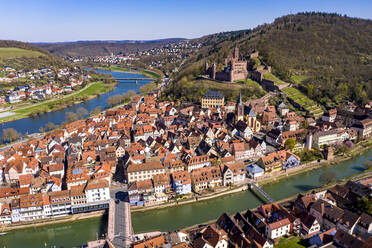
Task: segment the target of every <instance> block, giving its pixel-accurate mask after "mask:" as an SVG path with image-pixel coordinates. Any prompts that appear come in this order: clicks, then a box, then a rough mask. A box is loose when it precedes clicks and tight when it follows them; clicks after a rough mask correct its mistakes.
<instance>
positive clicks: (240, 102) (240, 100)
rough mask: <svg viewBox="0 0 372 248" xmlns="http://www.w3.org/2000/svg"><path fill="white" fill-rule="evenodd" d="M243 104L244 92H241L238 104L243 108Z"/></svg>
mask: <svg viewBox="0 0 372 248" xmlns="http://www.w3.org/2000/svg"><path fill="white" fill-rule="evenodd" d="M242 104H243V101H242V92H241V91H239V102H238V105H239V106H241V105H242Z"/></svg>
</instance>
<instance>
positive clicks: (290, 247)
mask: <svg viewBox="0 0 372 248" xmlns="http://www.w3.org/2000/svg"><path fill="white" fill-rule="evenodd" d="M274 247H275V248H303V247H307V244H306V242H305V241H304V240H302V239H301V238H300V237H290V238H281V239H279V243H278V244H277V245H275V246H274Z"/></svg>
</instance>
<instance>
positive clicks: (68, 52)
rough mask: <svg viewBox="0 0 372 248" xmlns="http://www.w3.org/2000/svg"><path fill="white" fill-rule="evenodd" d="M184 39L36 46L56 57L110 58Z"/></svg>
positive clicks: (61, 43) (44, 44) (66, 43)
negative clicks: (109, 56)
mask: <svg viewBox="0 0 372 248" xmlns="http://www.w3.org/2000/svg"><path fill="white" fill-rule="evenodd" d="M183 40H185V39H182V38H169V39H160V40H148V41H130V40H124V41H77V42H60V43H39V44H35V45H37V46H40V47H42V48H45V49H47V50H48V51H49V52H51V53H52V54H54V55H57V56H60V57H66V56H105V55H106V56H108V55H111V53H113V54H119V53H122V54H127V53H133V52H137V51H145V50H149V49H152V48H156V47H162V46H163V45H165V44H171V43H176V42H180V41H183Z"/></svg>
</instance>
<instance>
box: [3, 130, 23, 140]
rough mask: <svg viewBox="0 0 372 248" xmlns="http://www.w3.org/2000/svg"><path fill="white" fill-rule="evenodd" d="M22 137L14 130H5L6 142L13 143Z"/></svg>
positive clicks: (4, 137) (4, 138)
mask: <svg viewBox="0 0 372 248" xmlns="http://www.w3.org/2000/svg"><path fill="white" fill-rule="evenodd" d="M20 137H21V135H20V134H19V133H18V132H17V131H16V130H15V129H14V128H5V129H4V130H3V135H2V139H3V140H4V141H6V142H13V141H15V140H17V139H19V138H20Z"/></svg>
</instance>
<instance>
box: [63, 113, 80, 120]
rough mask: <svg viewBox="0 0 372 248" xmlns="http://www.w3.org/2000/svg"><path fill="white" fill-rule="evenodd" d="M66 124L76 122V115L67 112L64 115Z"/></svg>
mask: <svg viewBox="0 0 372 248" xmlns="http://www.w3.org/2000/svg"><path fill="white" fill-rule="evenodd" d="M65 119H66V122H73V121H76V120H78V115H77V114H75V113H73V112H67V113H66V118H65Z"/></svg>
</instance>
